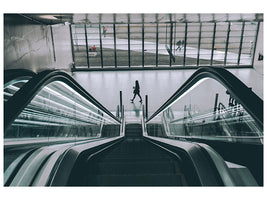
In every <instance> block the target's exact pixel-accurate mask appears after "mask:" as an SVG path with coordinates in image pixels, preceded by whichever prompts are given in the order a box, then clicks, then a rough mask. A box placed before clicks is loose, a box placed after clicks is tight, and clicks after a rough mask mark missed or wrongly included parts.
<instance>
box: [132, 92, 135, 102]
mask: <svg viewBox="0 0 267 200" xmlns="http://www.w3.org/2000/svg"><path fill="white" fill-rule="evenodd" d="M135 96H136V93H134V96H133V98H132V99H131V101H133V100H134V99H135Z"/></svg>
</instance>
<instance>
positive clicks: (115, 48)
mask: <svg viewBox="0 0 267 200" xmlns="http://www.w3.org/2000/svg"><path fill="white" fill-rule="evenodd" d="M114 21H115V20H114ZM113 37H114V62H115V63H114V64H115V68H117V66H118V64H117V43H116V24H115V23H114V24H113Z"/></svg>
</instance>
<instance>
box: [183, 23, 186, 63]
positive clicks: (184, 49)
mask: <svg viewBox="0 0 267 200" xmlns="http://www.w3.org/2000/svg"><path fill="white" fill-rule="evenodd" d="M186 42H187V22H186V23H185V33H184V60H183V66H185V60H186Z"/></svg>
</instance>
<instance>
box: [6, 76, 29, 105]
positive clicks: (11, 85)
mask: <svg viewBox="0 0 267 200" xmlns="http://www.w3.org/2000/svg"><path fill="white" fill-rule="evenodd" d="M28 80H29V79H19V80H13V81H10V82H8V83H6V84H5V85H4V101H8V99H9V98H10V97H12V96H13V95H14V94H15V93H16V92H17V91H18V90H19V89H20V88H21V87H22V86H23V85H24V84H25V83H27V82H28Z"/></svg>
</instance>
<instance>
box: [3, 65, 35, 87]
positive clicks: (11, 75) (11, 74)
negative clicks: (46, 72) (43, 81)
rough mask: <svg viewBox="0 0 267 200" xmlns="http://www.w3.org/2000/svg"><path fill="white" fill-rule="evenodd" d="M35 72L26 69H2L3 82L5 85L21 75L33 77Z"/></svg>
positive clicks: (21, 76)
mask: <svg viewBox="0 0 267 200" xmlns="http://www.w3.org/2000/svg"><path fill="white" fill-rule="evenodd" d="M35 75H36V73H35V72H33V71H30V70H27V69H9V70H5V71H4V84H5V85H6V84H7V83H8V82H10V81H12V80H15V79H19V78H23V77H29V78H31V77H33V76H35Z"/></svg>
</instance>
